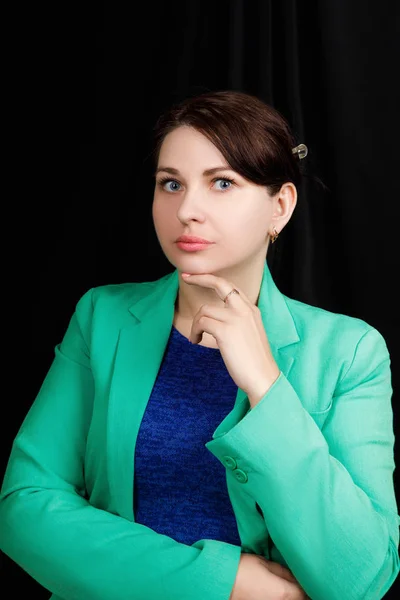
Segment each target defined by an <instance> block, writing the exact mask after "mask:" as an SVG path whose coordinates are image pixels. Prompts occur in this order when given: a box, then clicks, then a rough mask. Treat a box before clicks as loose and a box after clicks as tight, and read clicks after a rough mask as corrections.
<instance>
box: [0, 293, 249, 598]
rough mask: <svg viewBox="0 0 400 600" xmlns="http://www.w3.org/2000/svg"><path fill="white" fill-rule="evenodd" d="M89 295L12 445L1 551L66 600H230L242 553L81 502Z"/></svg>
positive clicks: (1, 506) (0, 501)
mask: <svg viewBox="0 0 400 600" xmlns="http://www.w3.org/2000/svg"><path fill="white" fill-rule="evenodd" d="M92 293H93V290H90V291H89V292H87V293H86V294H85V295H84V296H82V298H81V299H80V301H79V302H78V304H77V306H76V310H75V313H74V314H73V316H72V318H71V321H70V323H69V327H68V329H67V331H66V334H65V336H64V339H63V341H62V343H61V344H60V345H58V346H57V347H56V349H55V358H54V361H53V363H52V365H51V367H50V369H49V372H48V373H47V375H46V378H45V380H44V382H43V385H42V387H41V389H40V391H39V393H38V396H37V397H36V399H35V401H34V402H33V404H32V406H31V408H30V410H29V411H28V413H27V415H26V417H25V420H24V421H23V423H22V425H21V427H20V430H19V432H18V434H17V436H16V438H15V439H14V442H13V446H12V450H11V455H10V458H9V461H8V465H7V469H6V473H5V477H4V481H3V485H2V488H1V494H0V549H1V550H2V551H3V552H4V553H5V554H6V555H8V556H9V557H10V558H11V559H12V560H13V561H14V562H16V563H17V564H18V565H19V566H20V567H22V569H24V570H25V571H26V572H27V573H28V574H29V575H30V576H32V577H33V578H34V579H35V580H36V581H38V582H39V583H40V584H41V585H42V586H44V587H45V588H47V589H48V590H50V591H51V592H53V594H55V595H56V596H58V597H60V598H63V599H65V600H88V599H90V600H110V599H111V598H112V599H113V600H127V598H131V599H132V600H148V599H149V598H151V599H152V600H178V599H182V600H183V599H185V600H186V599H187V598H192V599H193V600H204V598H205V597H207V598H208V600H228V599H229V596H230V593H231V591H232V588H233V586H234V583H235V578H236V574H237V570H238V566H239V560H240V554H241V548H240V546H234V545H232V544H229V543H225V542H221V541H216V540H211V539H210V540H208V539H207V540H200V541H197V542H196V543H195V544H193V545H192V546H187V545H185V544H181V543H178V542H177V541H175V540H173V539H171V538H170V537H168V536H166V535H162V534H158V533H156V532H155V531H154V530H152V529H151V528H149V527H146V526H144V525H141V524H138V523H133V522H130V521H128V520H126V519H124V518H122V517H120V516H118V515H115V514H112V513H110V512H107V511H104V510H100V509H98V508H96V507H94V506H92V505H91V504H90V503H89V502H88V500H87V499H86V498H85V474H84V455H85V441H86V436H87V433H88V428H89V425H90V420H91V414H92V408H93V398H94V382H93V378H92V372H91V367H90V332H91V327H92V325H91V323H92V312H93V305H92ZM22 364H23V363H22Z"/></svg>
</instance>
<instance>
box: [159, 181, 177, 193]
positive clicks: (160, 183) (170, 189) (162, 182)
mask: <svg viewBox="0 0 400 600" xmlns="http://www.w3.org/2000/svg"><path fill="white" fill-rule="evenodd" d="M167 183H173V184H174V185H180V183H178V182H177V181H175V179H168V178H164V179H160V181H159V182H158V184H159V185H160V186H161V187H162V188H163V189H166V191H167V192H176V191H177V190H176V188H169V189H168V188H165V187H164V186H165V185H166V184H167Z"/></svg>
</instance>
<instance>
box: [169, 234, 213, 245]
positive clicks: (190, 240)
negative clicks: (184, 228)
mask: <svg viewBox="0 0 400 600" xmlns="http://www.w3.org/2000/svg"><path fill="white" fill-rule="evenodd" d="M176 241H177V242H184V243H186V244H212V243H213V242H210V241H209V240H205V239H204V238H200V237H197V236H195V235H181V236H180V237H179V238H178V239H177V240H176Z"/></svg>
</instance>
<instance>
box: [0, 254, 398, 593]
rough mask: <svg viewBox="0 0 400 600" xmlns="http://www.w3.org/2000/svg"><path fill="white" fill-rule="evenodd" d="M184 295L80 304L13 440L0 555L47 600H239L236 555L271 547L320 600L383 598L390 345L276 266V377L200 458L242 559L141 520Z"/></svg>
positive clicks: (391, 525)
mask: <svg viewBox="0 0 400 600" xmlns="http://www.w3.org/2000/svg"><path fill="white" fill-rule="evenodd" d="M178 285H179V282H178V272H177V270H175V271H173V272H172V273H170V274H168V275H166V276H164V277H162V278H161V279H159V280H157V281H151V282H144V283H124V284H120V285H106V286H100V287H96V288H94V289H91V290H90V291H88V292H87V293H85V294H84V295H83V296H82V298H81V299H80V300H79V302H78V303H77V306H76V310H75V312H74V314H73V316H72V318H71V321H70V324H69V327H68V329H67V331H66V334H65V336H64V338H63V340H62V342H61V344H59V345H58V346H56V348H55V358H54V362H53V363H52V365H51V367H50V369H49V372H48V374H47V376H46V378H45V380H44V383H43V385H42V387H41V389H40V392H39V394H38V396H37V398H36V399H35V401H34V402H33V405H32V407H31V408H30V410H29V412H28V414H27V416H26V418H25V420H24V422H23V423H22V425H21V428H20V430H19V432H18V434H17V436H16V438H15V440H14V444H13V447H12V451H11V455H10V458H9V463H8V466H7V470H6V474H5V478H4V481H3V485H2V489H1V496H0V549H1V550H3V552H5V553H6V554H7V555H8V556H9V557H11V559H12V560H14V561H15V562H16V563H17V564H19V565H20V566H21V567H22V568H23V569H24V570H25V571H26V572H27V573H29V574H30V575H31V576H32V577H33V578H34V579H36V580H37V581H38V582H39V583H40V584H42V585H43V586H44V587H46V588H47V589H48V590H50V591H51V592H52V593H53V596H52V598H53V599H54V600H55V599H60V598H62V599H64V600H128V599H129V600H204V599H205V598H207V600H229V597H230V594H231V591H232V588H233V585H234V582H235V577H236V573H237V570H238V565H239V559H240V554H241V552H251V553H256V554H260V555H265V556H266V557H268V538H269V536H271V539H272V540H273V543H274V545H275V546H274V550H273V553H272V556H271V559H272V560H275V561H278V562H280V563H281V564H283V565H285V566H288V568H289V569H290V570H291V571H292V572H293V574H294V576H295V577H296V579H297V580H298V581H299V583H300V585H301V586H302V587H303V588H304V589H305V591H306V592H307V594H308V595H309V597H310V598H311V599H312V600H379V599H380V598H382V597H383V595H384V594H385V593H386V591H387V590H388V589H389V587H390V586H391V585H392V583H393V581H394V580H395V578H396V576H397V574H398V572H399V555H398V543H399V520H400V519H399V516H398V513H397V506H396V499H395V493H394V487H393V471H394V468H395V465H394V457H393V448H394V434H393V413H392V407H391V394H392V387H391V373H390V357H389V353H388V350H387V346H386V344H385V341H384V339H383V337H382V335H381V334H380V333H379V332H378V331H377V330H376V329H374V328H373V327H371V326H370V325H368V324H367V323H366V322H364V321H362V320H360V319H356V318H353V317H349V316H345V315H341V314H336V313H332V312H328V311H326V310H322V309H320V308H316V307H314V306H310V305H307V304H305V303H302V302H299V301H297V300H293V299H291V298H289V297H287V296H285V295H283V294H282V293H281V292H280V291H279V290H278V288H277V287H276V285H275V283H274V281H273V279H272V277H271V273H270V270H269V268H268V265H267V263H265V269H264V274H263V279H262V284H261V289H260V296H259V301H258V307H259V309H260V311H261V314H262V319H263V323H264V327H265V330H266V333H267V336H268V340H269V342H270V346H271V350H272V352H273V355H274V357H275V360H276V362H277V364H278V366H279V368H280V370H281V374H280V376H279V377H278V379H277V380H276V382H275V383H274V384H273V386H272V387H271V388H270V389H269V390H268V392H267V393H266V394H265V396H264V397H263V398H262V399H261V400H260V402H259V403H258V404H257V405H256V406H255V407H254V408H253V409H251V410H250V404H249V401H248V398H247V396H246V395H245V393H244V392H243V391H242V390H241V389H240V388H238V391H237V396H236V402H235V405H234V407H233V409H232V410H231V411H230V412H229V413H228V414H227V415H226V417H225V418H224V419H223V421H222V422H221V423H220V424H219V425H218V427H217V428H216V430H215V432H214V434H213V436H212V439H210V440H209V441H208V442H207V443H206V444H205V447H206V449H207V450H208V451H209V452H211V453H212V454H214V456H216V457H217V458H218V459H219V460H220V461H221V463H222V464H223V465H224V466H225V467H226V483H227V489H228V493H229V497H230V500H231V502H232V507H233V510H234V514H235V516H236V519H237V525H238V531H239V534H240V539H241V542H242V545H241V547H240V546H235V545H232V544H229V543H225V542H222V541H218V540H212V539H201V540H198V541H196V543H194V544H193V545H191V546H188V545H186V544H182V543H178V542H177V541H175V540H174V539H172V538H170V537H168V536H166V535H162V534H159V533H157V532H156V531H154V530H153V529H151V528H149V527H146V526H144V525H142V524H140V523H135V515H134V513H133V507H134V502H133V490H134V485H133V483H134V476H135V473H134V460H133V457H134V451H135V440H136V437H137V434H138V430H139V427H140V422H141V419H142V417H143V413H144V411H145V409H146V404H147V402H148V399H149V396H150V394H151V391H152V388H153V385H154V382H155V379H156V377H157V373H158V370H159V368H160V365H161V361H162V358H163V354H164V351H165V347H166V344H167V341H168V338H169V336H170V332H171V327H172V322H173V316H174V304H175V299H176V296H177V292H178ZM21 367H22V368H21V376H23V375H22V373H23V364H22V365H21ZM17 401H18V396H14V402H17ZM199 468H201V465H199ZM165 476H166V477H168V465H166V468H165Z"/></svg>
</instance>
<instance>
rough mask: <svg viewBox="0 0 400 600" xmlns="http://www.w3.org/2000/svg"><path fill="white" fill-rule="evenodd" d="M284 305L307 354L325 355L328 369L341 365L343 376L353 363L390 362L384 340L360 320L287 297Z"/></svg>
mask: <svg viewBox="0 0 400 600" xmlns="http://www.w3.org/2000/svg"><path fill="white" fill-rule="evenodd" d="M284 298H285V301H286V304H287V306H288V308H289V311H290V313H291V315H292V318H293V321H294V323H295V325H296V329H297V332H298V334H299V337H300V340H301V343H302V346H303V349H304V351H305V352H307V353H309V355H310V356H314V357H317V356H319V357H321V356H322V357H324V362H326V366H327V368H329V365H330V364H334V363H335V364H341V365H342V369H341V371H342V375H345V374H346V372H347V371H348V370H349V369H350V367H351V366H352V365H354V364H356V363H359V364H361V363H364V366H365V367H367V364H368V362H369V363H370V367H371V368H372V367H373V365H375V366H377V365H379V364H380V363H382V362H384V361H385V362H388V361H389V352H388V348H387V344H386V341H385V339H384V337H383V335H382V334H381V332H380V331H378V330H377V329H376V328H375V327H373V326H372V325H371V324H369V323H367V322H366V321H364V320H363V319H359V318H357V317H352V316H350V315H345V314H342V313H335V312H332V311H329V310H325V309H323V308H320V307H316V306H312V305H310V304H306V303H304V302H300V301H298V300H294V299H293V298H289V297H288V296H284Z"/></svg>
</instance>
